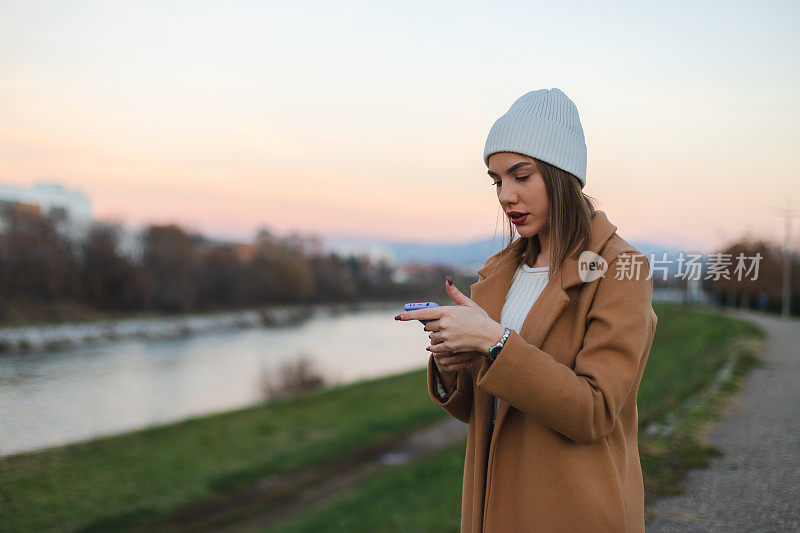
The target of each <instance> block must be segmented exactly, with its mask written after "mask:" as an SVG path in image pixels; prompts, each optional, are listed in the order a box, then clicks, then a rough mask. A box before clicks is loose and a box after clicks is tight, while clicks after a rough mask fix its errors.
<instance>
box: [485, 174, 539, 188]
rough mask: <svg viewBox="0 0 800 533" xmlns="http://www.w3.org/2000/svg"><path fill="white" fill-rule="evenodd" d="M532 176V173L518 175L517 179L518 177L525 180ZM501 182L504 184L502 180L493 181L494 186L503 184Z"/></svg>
mask: <svg viewBox="0 0 800 533" xmlns="http://www.w3.org/2000/svg"><path fill="white" fill-rule="evenodd" d="M530 177H531V175H530V174H528V175H527V176H520V177H518V178H517V179H518V180H519V181H525V180H526V179H528V178H530ZM501 184H502V182H500V181H493V182H492V186H493V187H496V186H498V185H501Z"/></svg>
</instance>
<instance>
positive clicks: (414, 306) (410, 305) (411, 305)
mask: <svg viewBox="0 0 800 533" xmlns="http://www.w3.org/2000/svg"><path fill="white" fill-rule="evenodd" d="M429 307H439V304H437V303H436V302H415V303H408V304H406V305H404V306H403V309H405V310H406V311H416V310H417V309H427V308H429ZM420 322H422V323H423V324H427V323H428V322H430V320H420Z"/></svg>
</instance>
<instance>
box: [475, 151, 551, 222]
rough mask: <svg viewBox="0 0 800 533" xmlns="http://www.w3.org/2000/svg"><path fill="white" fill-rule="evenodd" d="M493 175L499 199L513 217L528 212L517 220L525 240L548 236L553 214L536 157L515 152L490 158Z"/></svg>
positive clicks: (490, 171)
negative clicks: (515, 214)
mask: <svg viewBox="0 0 800 533" xmlns="http://www.w3.org/2000/svg"><path fill="white" fill-rule="evenodd" d="M489 176H490V177H491V179H492V181H493V182H494V183H495V188H496V189H497V199H498V200H499V201H500V206H501V207H502V208H503V211H504V212H505V213H506V216H509V213H512V212H514V211H516V212H519V213H527V216H526V217H525V218H524V219H521V220H519V221H515V219H514V218H511V217H509V218H510V219H511V221H512V222H514V225H515V226H516V228H517V233H519V234H520V236H522V237H533V236H534V235H536V234H540V233H541V234H544V235H546V234H547V232H548V231H549V228H548V227H547V221H548V220H549V218H548V217H549V215H550V202H549V200H548V199H547V189H546V188H545V185H544V177H543V176H542V175H541V174H540V173H539V171H538V170H536V163H535V162H534V161H533V159H532V158H530V157H528V156H526V155H521V154H514V153H511V152H498V153H496V154H492V155H490V156H489Z"/></svg>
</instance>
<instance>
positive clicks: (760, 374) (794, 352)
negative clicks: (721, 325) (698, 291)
mask: <svg viewBox="0 0 800 533" xmlns="http://www.w3.org/2000/svg"><path fill="white" fill-rule="evenodd" d="M730 313H731V314H732V315H733V316H736V317H741V318H746V319H750V320H752V321H754V322H755V323H757V324H758V325H759V326H761V327H762V328H764V330H765V331H766V333H767V342H766V346H765V349H764V354H763V356H762V359H763V360H764V363H765V366H764V367H756V368H754V369H752V370H751V371H750V372H749V373H748V374H747V376H746V378H745V385H744V387H743V388H742V390H741V391H740V392H739V393H738V394H737V395H736V396H735V398H733V399H732V400H731V402H730V404H729V406H728V408H727V409H726V412H725V414H724V417H723V420H722V421H721V422H720V423H719V424H718V425H717V426H715V427H714V429H713V430H712V431H711V433H710V437H709V440H710V443H711V444H713V445H714V446H716V447H717V448H719V449H720V450H721V451H722V452H723V454H724V455H722V456H720V457H714V458H712V459H711V460H710V461H709V463H710V464H709V467H708V468H707V469H698V470H692V471H690V472H689V474H688V476H687V479H686V493H685V494H682V495H679V496H671V497H666V498H663V499H660V500H658V501H657V502H656V503H655V504H654V505H653V506H651V507H650V510H651V511H653V512H654V513H655V514H656V516H655V518H653V519H651V520H648V521H647V525H646V528H647V531H648V533H649V532H651V531H652V532H673V531H674V532H678V531H680V532H694V531H726V532H729V531H758V532H768V531H800V421H799V420H798V411H800V320H797V319H793V320H784V319H781V318H778V317H773V316H765V315H762V314H759V313H749V312H742V311H730Z"/></svg>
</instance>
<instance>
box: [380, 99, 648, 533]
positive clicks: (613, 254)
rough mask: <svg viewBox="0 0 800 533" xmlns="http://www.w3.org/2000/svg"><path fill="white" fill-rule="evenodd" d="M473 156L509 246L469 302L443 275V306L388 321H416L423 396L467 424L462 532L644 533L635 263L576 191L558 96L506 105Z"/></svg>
mask: <svg viewBox="0 0 800 533" xmlns="http://www.w3.org/2000/svg"><path fill="white" fill-rule="evenodd" d="M484 161H485V163H486V165H487V167H488V173H489V176H490V177H491V183H492V185H493V186H494V187H495V188H496V191H497V199H498V201H499V203H500V207H501V208H502V209H503V211H504V213H505V214H506V215H507V216H508V217H509V221H510V223H512V224H514V226H515V227H516V232H517V233H518V234H519V238H518V239H516V240H514V241H513V242H511V243H510V244H508V245H507V246H506V247H505V248H504V249H503V250H501V251H499V252H498V253H496V254H494V255H493V256H491V257H489V258H488V259H487V260H486V262H485V263H484V265H483V266H482V267H481V268H480V269H479V270H478V281H477V282H476V283H474V284H473V285H472V287H471V294H470V298H467V297H466V296H465V295H464V294H462V293H461V292H460V291H459V290H458V289H457V288H456V287H455V286H454V285H453V284H452V281H451V280H450V278H449V277H448V278H447V282H446V283H445V286H446V289H447V292H448V294H449V295H450V296H451V298H452V299H453V300H454V302H455V303H456V304H457V305H452V306H443V307H439V308H433V309H421V310H417V311H408V312H404V313H401V314H400V315H398V316H397V317H395V318H396V319H398V320H417V319H422V320H429V321H428V322H427V323H426V324H425V328H424V329H425V331H429V332H430V334H429V335H428V336H429V337H430V339H431V345H430V346H428V347H427V349H428V350H429V351H430V352H432V353H431V356H430V359H429V362H428V389H429V393H430V395H431V398H433V400H434V401H435V402H436V403H438V404H439V405H441V406H442V407H443V408H444V409H445V410H446V411H447V412H449V413H450V414H451V415H452V416H454V417H456V418H457V419H459V420H461V421H463V422H467V423H468V424H469V434H468V438H467V449H466V461H465V468H464V477H463V493H462V508H461V530H462V531H489V532H495V531H496V532H506V531H537V532H538V531H545V532H547V531H564V532H580V531H610V532H622V531H644V488H643V481H642V471H641V465H640V461H639V453H638V445H637V430H638V421H637V408H636V396H637V393H638V389H639V382H640V380H641V377H642V372H643V370H644V366H645V363H646V361H647V356H648V354H649V351H650V346H651V344H652V341H653V335H654V332H655V327H656V322H657V317H656V315H655V313H654V312H653V308H652V305H651V295H652V277H651V275H650V265H649V262H648V261H647V259H646V258H645V256H644V255H643V254H642V253H641V252H640V251H639V250H637V249H636V248H635V247H634V246H632V245H631V244H629V243H628V242H626V241H625V240H623V239H622V238H621V237H620V236H619V235H618V234H617V233H616V229H617V228H616V226H615V225H614V224H612V223H611V222H609V220H608V218H607V217H606V215H605V213H604V212H603V211H597V210H595V208H594V207H593V205H592V202H591V200H590V199H589V197H587V196H586V195H585V194H584V193H583V191H582V189H583V187H584V185H585V183H586V144H585V141H584V135H583V128H582V127H581V124H580V119H579V117H578V110H577V108H576V107H575V104H574V103H573V102H572V101H571V100H570V99H569V98H568V97H567V96H566V95H565V94H564V93H563V92H562V91H560V90H559V89H550V90H547V89H542V90H539V91H532V92H529V93H527V94H525V95H523V96H522V97H521V98H519V99H518V100H517V101H516V102H514V104H513V105H512V106H511V108H510V109H509V110H508V112H507V113H506V114H505V115H503V116H502V117H500V118H499V119H498V120H497V121H496V122H495V124H494V126H493V127H492V128H491V131H490V133H489V137H488V139H487V141H486V148H485V151H484ZM518 213H519V214H520V215H517V214H518ZM513 236H514V235H513V230H512V233H511V239H513ZM511 239H510V240H511Z"/></svg>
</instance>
